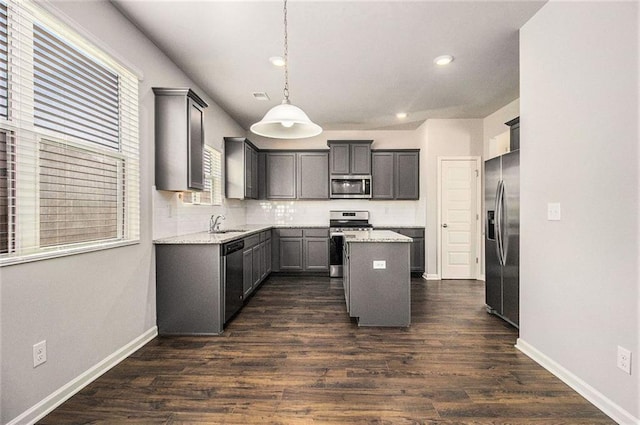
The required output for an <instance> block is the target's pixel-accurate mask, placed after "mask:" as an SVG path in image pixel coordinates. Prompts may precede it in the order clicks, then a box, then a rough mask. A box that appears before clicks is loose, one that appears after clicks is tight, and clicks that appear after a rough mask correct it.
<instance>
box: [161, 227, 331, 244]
mask: <svg viewBox="0 0 640 425" xmlns="http://www.w3.org/2000/svg"><path fill="white" fill-rule="evenodd" d="M328 228H329V226H318V225H309V226H305V225H289V224H244V225H241V226H230V228H229V230H237V231H233V232H232V231H229V233H209V232H207V231H202V232H195V233H188V234H184V235H178V236H169V237H166V238H158V239H154V241H153V243H154V244H155V245H219V244H224V243H227V242H231V241H234V240H237V239H244V238H246V237H248V236H251V235H254V234H256V233H260V232H264V231H265V230H271V229H328ZM222 230H225V229H222Z"/></svg>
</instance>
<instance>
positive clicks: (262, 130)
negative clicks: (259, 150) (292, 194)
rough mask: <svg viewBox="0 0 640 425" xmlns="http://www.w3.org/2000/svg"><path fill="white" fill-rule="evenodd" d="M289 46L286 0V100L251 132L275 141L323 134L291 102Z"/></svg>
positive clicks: (316, 125)
mask: <svg viewBox="0 0 640 425" xmlns="http://www.w3.org/2000/svg"><path fill="white" fill-rule="evenodd" d="M288 55H289V44H288V33H287V0H284V99H283V100H282V103H281V104H280V105H276V106H274V107H273V108H271V109H269V110H268V111H267V113H266V114H265V115H264V118H262V120H261V121H258V122H257V123H255V124H253V125H252V126H251V132H252V133H255V134H257V135H259V136H264V137H271V138H275V139H304V138H306V137H313V136H317V135H318V134H320V133H322V128H321V127H320V126H319V125H318V124H316V123H314V122H313V121H311V120H310V119H309V117H308V116H307V114H305V113H304V111H303V110H302V109H300V108H298V107H297V106H295V105H292V104H291V102H290V101H289V57H288Z"/></svg>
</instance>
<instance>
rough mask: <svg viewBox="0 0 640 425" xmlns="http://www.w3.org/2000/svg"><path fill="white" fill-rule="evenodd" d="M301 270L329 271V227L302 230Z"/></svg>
mask: <svg viewBox="0 0 640 425" xmlns="http://www.w3.org/2000/svg"><path fill="white" fill-rule="evenodd" d="M302 234H303V239H302V241H303V259H304V261H303V270H304V271H308V272H328V271H329V229H304V230H303V233H302Z"/></svg>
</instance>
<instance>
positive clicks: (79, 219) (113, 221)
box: [39, 141, 123, 247]
mask: <svg viewBox="0 0 640 425" xmlns="http://www.w3.org/2000/svg"><path fill="white" fill-rule="evenodd" d="M121 172H122V160H121V159H119V158H115V157H109V156H107V155H102V154H98V153H94V152H91V151H88V150H84V149H78V148H74V147H70V146H68V145H64V144H59V143H54V142H49V141H46V142H42V143H40V179H39V181H40V185H39V187H40V196H39V198H40V246H42V247H46V246H52V245H60V244H69V243H78V242H87V241H93V240H101V239H115V238H117V237H118V235H119V233H121V232H119V226H118V223H119V222H121V220H120V217H121V215H122V211H121V209H122V204H123V203H122V200H121V199H120V196H121V194H122V193H123V190H122V188H121V187H120V186H121V184H122V179H121V178H120V176H119V175H120V174H121Z"/></svg>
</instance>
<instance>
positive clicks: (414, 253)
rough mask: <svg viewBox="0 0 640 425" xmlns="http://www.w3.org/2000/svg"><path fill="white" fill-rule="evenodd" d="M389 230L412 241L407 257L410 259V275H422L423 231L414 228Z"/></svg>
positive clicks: (423, 269) (423, 265)
mask: <svg viewBox="0 0 640 425" xmlns="http://www.w3.org/2000/svg"><path fill="white" fill-rule="evenodd" d="M386 230H391V231H393V232H396V233H400V234H401V235H404V236H408V237H410V238H412V239H413V242H412V243H411V245H409V257H410V258H411V273H424V271H425V263H424V229H423V228H415V227H405V228H393V229H388V228H387V229H386Z"/></svg>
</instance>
